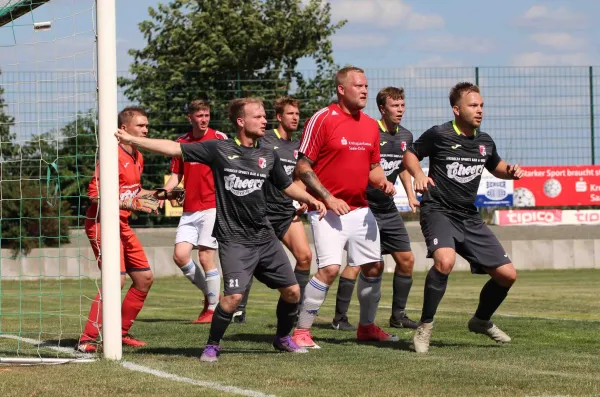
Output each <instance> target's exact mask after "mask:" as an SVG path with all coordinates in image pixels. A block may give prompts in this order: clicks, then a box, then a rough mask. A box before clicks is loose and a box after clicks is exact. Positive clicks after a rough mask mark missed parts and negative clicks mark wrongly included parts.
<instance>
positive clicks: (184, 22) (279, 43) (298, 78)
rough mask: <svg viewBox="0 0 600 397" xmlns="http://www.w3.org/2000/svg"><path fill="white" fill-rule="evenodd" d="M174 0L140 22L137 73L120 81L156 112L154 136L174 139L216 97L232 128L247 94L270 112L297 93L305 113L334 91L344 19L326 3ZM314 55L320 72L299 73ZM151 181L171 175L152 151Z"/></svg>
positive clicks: (226, 126)
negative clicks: (192, 113) (232, 104)
mask: <svg viewBox="0 0 600 397" xmlns="http://www.w3.org/2000/svg"><path fill="white" fill-rule="evenodd" d="M302 3H303V2H302V1H301V0H173V1H171V2H169V3H168V4H159V5H158V7H157V8H150V9H149V15H150V18H151V19H150V20H147V21H144V22H142V23H140V25H139V27H140V30H141V32H142V33H143V35H144V38H145V39H146V41H147V44H146V46H145V47H144V48H143V49H140V50H130V51H129V53H130V54H131V55H132V56H133V58H134V61H133V63H132V65H131V67H130V72H131V77H130V78H121V79H120V80H119V84H120V85H121V86H123V87H126V90H125V95H126V96H127V97H128V98H129V99H130V100H131V101H133V102H136V103H139V104H140V105H141V106H143V107H144V108H146V109H147V110H148V111H149V113H150V124H151V130H152V134H153V136H155V137H161V138H167V139H173V138H175V137H176V136H177V135H180V134H182V133H184V132H186V130H187V128H188V126H189V123H188V121H187V119H186V117H185V114H184V111H183V110H184V108H185V106H186V105H187V103H189V102H190V101H191V100H193V99H198V98H200V99H206V100H209V101H210V103H211V106H212V121H211V125H212V126H213V127H214V128H218V129H220V130H222V131H225V132H232V131H231V127H230V123H229V121H228V120H227V116H226V106H227V103H228V102H229V101H230V100H231V99H233V98H237V97H241V96H258V97H261V98H262V99H263V100H264V101H265V106H266V109H267V111H268V116H269V117H270V118H271V119H274V114H273V112H272V111H271V109H272V104H273V102H274V100H275V98H276V97H278V96H281V95H288V94H293V95H294V96H296V97H297V98H298V99H300V100H301V101H302V110H303V112H302V116H303V118H306V117H308V116H310V114H311V113H312V112H314V111H315V110H317V109H318V108H320V107H322V106H325V105H326V104H328V103H329V102H330V101H331V99H332V97H333V94H334V92H335V91H334V84H333V79H332V76H333V72H334V70H335V69H336V65H335V64H334V61H333V55H332V52H333V51H332V45H331V40H330V38H331V36H332V35H333V34H334V33H335V32H336V31H337V30H338V29H339V28H341V27H342V26H343V25H344V24H345V21H341V22H337V23H332V21H331V9H330V6H329V4H328V3H327V2H326V1H323V0H311V1H310V2H308V4H305V5H303V4H302ZM303 58H305V59H306V58H308V59H312V60H313V61H314V62H315V64H316V67H317V69H316V71H313V74H312V75H311V76H306V75H305V74H303V73H301V71H299V70H298V63H299V61H300V60H301V59H303ZM146 159H147V161H146V164H147V167H146V170H147V171H146V174H155V178H154V179H152V180H151V183H156V184H160V183H162V175H164V173H165V172H168V162H165V161H164V159H163V160H160V159H156V158H155V157H150V156H146Z"/></svg>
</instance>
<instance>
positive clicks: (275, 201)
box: [260, 129, 300, 217]
mask: <svg viewBox="0 0 600 397" xmlns="http://www.w3.org/2000/svg"><path fill="white" fill-rule="evenodd" d="M260 145H261V146H263V147H267V148H269V149H273V150H275V152H276V153H277V155H279V158H280V159H281V164H282V165H283V169H284V170H285V173H286V174H287V175H288V176H289V177H291V176H292V174H293V173H294V168H296V161H297V160H298V148H299V147H300V141H299V140H297V139H292V140H291V141H290V140H287V139H281V136H280V135H279V132H278V131H277V130H276V129H275V130H268V131H265V136H264V137H262V138H260ZM263 191H264V193H265V198H266V199H267V215H268V216H269V217H280V216H281V217H290V216H293V215H294V213H295V212H296V209H295V208H294V204H293V200H292V199H291V198H289V197H288V196H286V195H285V194H283V193H281V190H279V189H277V188H276V187H275V186H273V184H272V183H269V181H267V182H265V184H264V186H263Z"/></svg>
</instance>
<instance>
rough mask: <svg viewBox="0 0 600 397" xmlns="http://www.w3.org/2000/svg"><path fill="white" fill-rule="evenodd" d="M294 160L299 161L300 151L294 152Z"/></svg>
mask: <svg viewBox="0 0 600 397" xmlns="http://www.w3.org/2000/svg"><path fill="white" fill-rule="evenodd" d="M294 158H295V159H296V160H298V151H297V150H294Z"/></svg>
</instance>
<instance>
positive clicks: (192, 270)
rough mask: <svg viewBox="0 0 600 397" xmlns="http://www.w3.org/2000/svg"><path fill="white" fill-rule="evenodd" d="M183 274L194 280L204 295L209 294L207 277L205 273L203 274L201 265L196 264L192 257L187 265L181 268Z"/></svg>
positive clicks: (193, 282)
mask: <svg viewBox="0 0 600 397" xmlns="http://www.w3.org/2000/svg"><path fill="white" fill-rule="evenodd" d="M180 269H181V272H182V273H183V275H184V276H185V277H186V278H187V279H188V280H190V281H191V282H192V284H194V285H195V286H196V287H197V288H198V289H199V290H200V291H202V293H203V294H204V295H208V294H207V293H206V292H207V291H206V279H205V278H204V274H202V270H200V266H198V265H197V264H196V262H194V261H193V260H192V259H190V261H189V262H188V264H187V265H185V266H184V267H182V268H180Z"/></svg>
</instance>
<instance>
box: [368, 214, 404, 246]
mask: <svg viewBox="0 0 600 397" xmlns="http://www.w3.org/2000/svg"><path fill="white" fill-rule="evenodd" d="M373 215H375V219H376V220H377V227H378V228H379V238H380V241H381V255H386V254H391V253H392V252H410V251H411V249H410V238H409V237H408V232H407V231H406V226H404V221H403V220H402V216H401V215H400V213H399V212H398V211H397V210H396V209H394V211H389V212H375V211H373Z"/></svg>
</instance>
